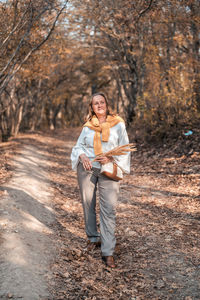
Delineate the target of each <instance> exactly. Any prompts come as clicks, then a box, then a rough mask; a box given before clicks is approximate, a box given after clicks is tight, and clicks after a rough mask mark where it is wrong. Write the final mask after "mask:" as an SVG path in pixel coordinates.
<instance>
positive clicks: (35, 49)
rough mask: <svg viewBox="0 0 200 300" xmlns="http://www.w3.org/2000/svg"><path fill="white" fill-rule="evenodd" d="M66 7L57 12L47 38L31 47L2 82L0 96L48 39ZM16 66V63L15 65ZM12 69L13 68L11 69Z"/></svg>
mask: <svg viewBox="0 0 200 300" xmlns="http://www.w3.org/2000/svg"><path fill="white" fill-rule="evenodd" d="M66 5H67V2H66V3H65V5H64V6H63V7H62V8H61V9H60V10H59V11H58V13H57V15H56V17H55V20H54V22H53V24H52V26H51V28H50V30H49V32H48V34H47V36H46V37H45V38H44V39H43V40H42V41H41V42H40V43H39V44H38V45H37V46H35V47H33V48H32V49H31V50H30V51H29V53H28V54H27V55H26V56H25V58H24V59H23V60H22V61H21V63H20V64H19V65H18V66H17V68H16V69H15V70H14V71H13V70H12V72H9V73H10V75H9V76H7V77H6V79H7V80H4V82H3V84H2V86H1V88H0V95H1V94H2V93H3V91H4V89H5V88H6V87H7V85H8V83H9V82H10V80H11V79H12V78H13V77H14V76H15V74H16V73H17V72H18V71H19V70H20V69H21V67H22V65H23V64H24V63H25V62H26V61H27V60H28V59H29V57H30V56H31V55H32V54H33V53H34V52H35V51H37V50H38V49H39V48H40V47H41V46H42V45H43V44H44V43H45V42H46V41H47V40H48V39H49V37H50V36H51V34H52V32H53V30H54V28H55V26H56V23H57V21H58V19H59V17H60V15H61V14H62V12H63V11H64V9H65V8H66ZM15 65H16V63H15ZM12 69H13V68H12Z"/></svg>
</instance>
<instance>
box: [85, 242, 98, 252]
mask: <svg viewBox="0 0 200 300" xmlns="http://www.w3.org/2000/svg"><path fill="white" fill-rule="evenodd" d="M100 246H101V242H100V241H98V242H91V241H90V240H88V241H87V251H92V250H94V249H95V248H98V247H100Z"/></svg>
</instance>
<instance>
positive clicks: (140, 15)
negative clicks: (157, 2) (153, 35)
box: [136, 0, 153, 23]
mask: <svg viewBox="0 0 200 300" xmlns="http://www.w3.org/2000/svg"><path fill="white" fill-rule="evenodd" d="M152 4H153V0H150V2H149V5H148V6H147V8H145V9H144V10H142V11H141V12H140V13H139V16H138V19H137V21H136V22H137V23H138V22H139V20H140V18H141V17H142V16H143V15H144V14H145V13H146V12H147V11H148V10H150V9H151V6H152Z"/></svg>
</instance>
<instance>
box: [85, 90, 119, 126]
mask: <svg viewBox="0 0 200 300" xmlns="http://www.w3.org/2000/svg"><path fill="white" fill-rule="evenodd" d="M95 96H102V97H103V98H104V99H105V102H106V115H107V116H108V115H114V114H113V113H112V112H111V110H110V108H109V104H108V99H107V97H106V95H105V94H104V93H102V92H99V93H95V94H93V95H92V96H91V100H90V103H89V114H88V115H87V118H86V119H87V120H88V121H90V120H91V119H92V117H93V116H95V112H94V110H93V108H92V101H93V99H94V97H95Z"/></svg>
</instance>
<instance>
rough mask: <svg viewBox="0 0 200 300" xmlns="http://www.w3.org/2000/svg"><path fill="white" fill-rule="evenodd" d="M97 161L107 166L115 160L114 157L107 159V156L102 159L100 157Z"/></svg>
mask: <svg viewBox="0 0 200 300" xmlns="http://www.w3.org/2000/svg"><path fill="white" fill-rule="evenodd" d="M95 161H98V162H99V163H100V164H102V165H105V164H107V163H109V162H111V161H113V158H112V156H109V157H107V156H104V157H101V156H100V157H96V159H95Z"/></svg>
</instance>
